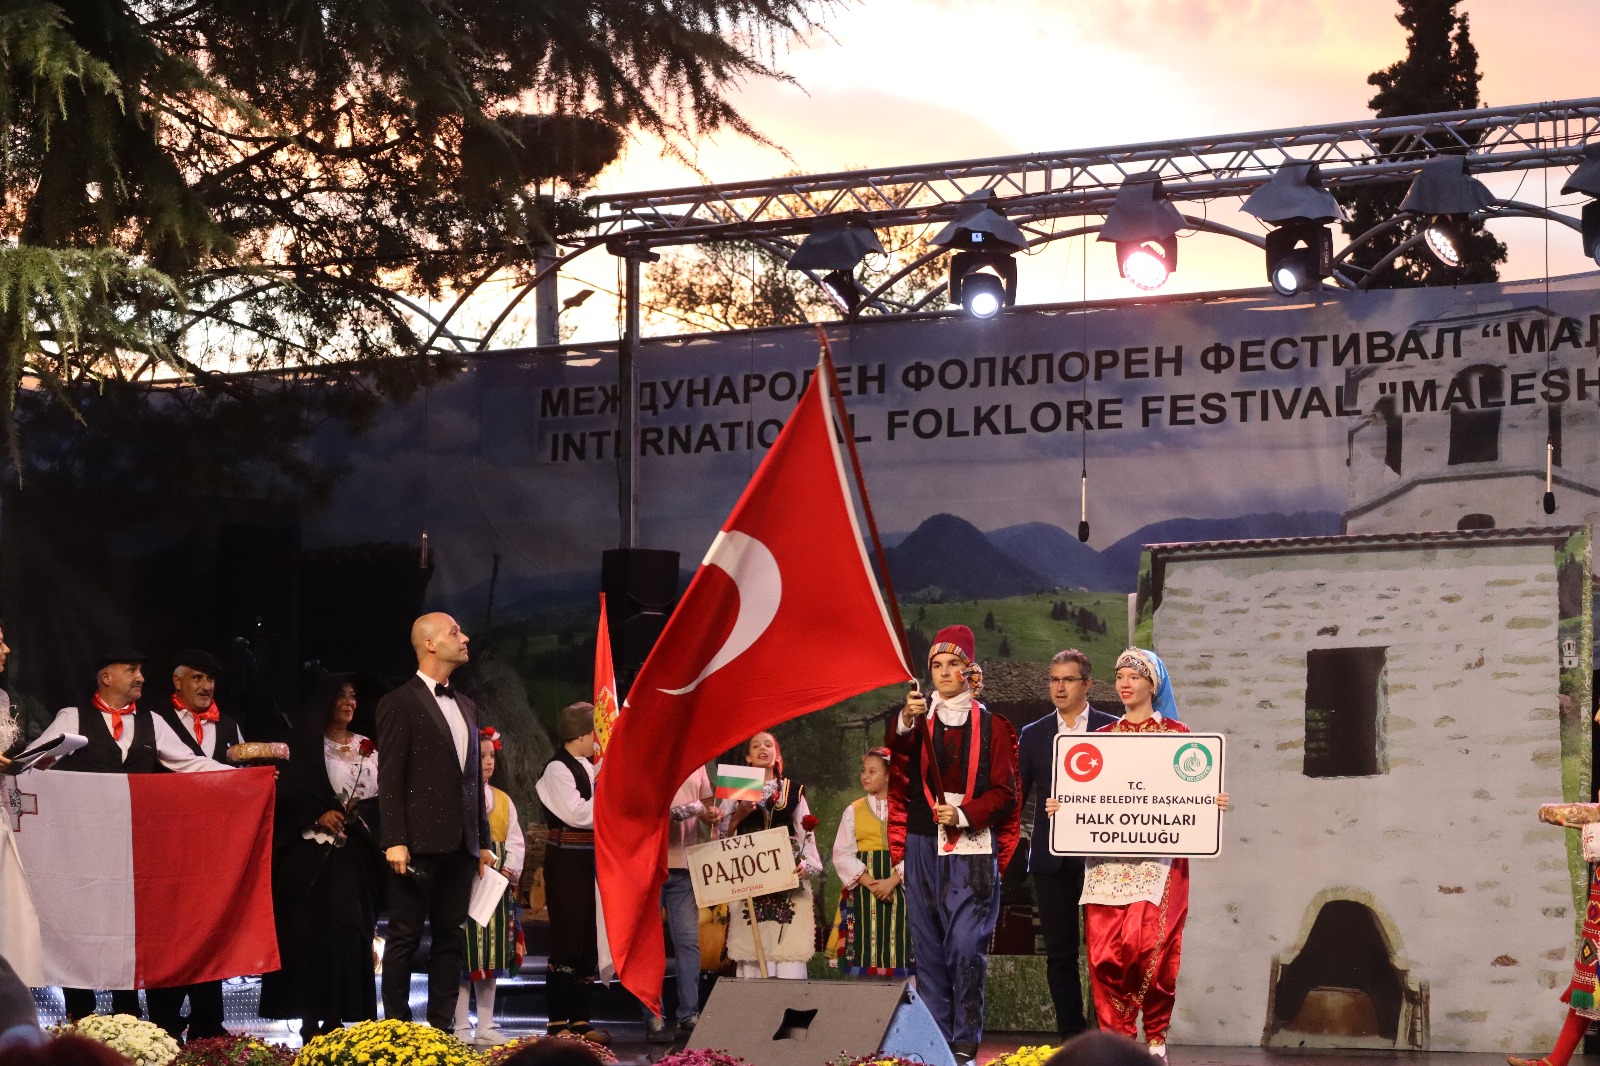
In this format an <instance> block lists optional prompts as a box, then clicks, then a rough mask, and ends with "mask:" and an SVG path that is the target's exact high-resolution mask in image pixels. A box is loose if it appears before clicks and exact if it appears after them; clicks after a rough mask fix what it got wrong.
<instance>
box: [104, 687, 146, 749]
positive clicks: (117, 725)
mask: <svg viewBox="0 0 1600 1066" xmlns="http://www.w3.org/2000/svg"><path fill="white" fill-rule="evenodd" d="M94 705H95V706H96V707H98V708H99V709H100V710H102V711H104V712H105V713H106V714H109V715H110V716H111V739H112V740H121V739H122V716H123V715H125V714H132V713H134V712H135V711H137V710H138V709H139V708H138V707H137V706H135V705H134V704H132V703H130V704H128V705H127V706H126V707H124V708H122V709H121V710H120V711H119V710H117V709H116V708H115V707H113V706H111V705H110V704H109V703H107V702H106V701H105V700H103V699H101V698H100V693H98V692H96V693H95V694H94Z"/></svg>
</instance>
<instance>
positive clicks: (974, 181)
mask: <svg viewBox="0 0 1600 1066" xmlns="http://www.w3.org/2000/svg"><path fill="white" fill-rule="evenodd" d="M1596 138H1600V98H1589V99H1583V100H1562V101H1556V102H1553V103H1541V104H1523V105H1519V106H1514V107H1494V108H1480V109H1478V110H1475V111H1451V112H1444V113H1440V114H1432V115H1410V116H1405V117H1401V118H1389V119H1365V120H1362V121H1358V122H1341V123H1333V124H1329V125H1324V126H1299V127H1291V128H1288V129H1278V130H1262V131H1258V132H1255V133H1230V134H1225V135H1222V136H1214V137H1196V138H1188V139H1184V140H1170V141H1151V142H1147V143H1143V144H1130V145H1119V146H1116V147H1109V148H1087V149H1079V150H1072V151H1062V152H1045V153H1036V154H1031V155H1013V156H996V157H993V158H988V159H968V160H960V161H955V162H946V163H932V164H926V165H921V166H902V167H880V168H876V169H866V170H849V171H839V172H835V173H831V174H812V175H805V176H791V177H782V178H768V179H764V180H759V181H739V182H728V183H724V184H717V185H697V186H687V187H684V188H677V189H658V190H654V191H649V192H639V193H627V194H620V195H602V196H596V197H593V198H591V200H590V203H591V205H592V206H594V207H596V208H598V209H599V212H600V217H599V223H598V226H597V228H596V230H595V231H593V232H592V233H589V234H587V235H586V236H585V238H584V244H585V245H586V246H591V247H592V246H594V245H596V244H601V243H609V244H610V246H612V247H613V248H616V247H619V246H622V245H633V246H644V247H652V246H663V245H678V244H693V243H699V242H705V241H722V240H735V239H754V238H763V237H765V238H779V237H785V236H792V235H801V234H804V233H807V232H809V231H810V230H812V229H815V228H816V227H817V225H818V224H819V223H821V222H823V221H824V220H826V219H829V218H836V217H838V216H841V215H847V214H854V215H859V216H862V217H863V220H864V221H868V222H870V223H871V224H872V225H873V226H885V227H890V226H910V225H920V224H925V223H928V222H938V221H943V220H946V219H949V218H951V217H953V216H954V214H955V211H956V205H957V204H958V203H959V202H960V201H961V200H962V198H963V197H966V196H969V195H971V194H972V193H974V192H981V191H983V190H993V192H994V194H995V197H996V200H995V206H997V207H1002V208H1003V209H1004V212H1005V214H1006V216H1007V217H1008V218H1010V219H1011V220H1012V221H1013V222H1017V223H1018V224H1020V225H1023V226H1026V225H1027V224H1028V223H1030V222H1037V221H1041V220H1045V219H1055V218H1069V217H1074V216H1084V215H1098V214H1104V213H1105V211H1106V210H1107V209H1109V208H1110V206H1111V202H1112V199H1113V197H1114V196H1115V194H1116V191H1117V187H1118V186H1119V185H1121V183H1122V181H1123V179H1125V178H1127V177H1128V176H1129V175H1132V174H1140V173H1149V172H1155V173H1156V174H1157V175H1159V176H1160V178H1161V181H1162V184H1163V187H1164V191H1165V193H1166V196H1167V198H1168V199H1169V200H1171V201H1174V202H1179V201H1197V200H1209V199H1214V198H1216V197H1223V196H1244V195H1246V194H1248V193H1250V192H1252V191H1253V190H1254V189H1255V188H1257V187H1258V186H1260V185H1261V184H1262V183H1263V182H1265V181H1266V180H1267V179H1268V178H1270V177H1271V176H1272V173H1273V172H1274V171H1275V170H1276V169H1277V168H1278V167H1279V166H1281V165H1283V164H1284V163H1287V162H1314V163H1317V164H1319V166H1320V168H1321V171H1322V181H1323V184H1324V186H1326V187H1328V188H1350V187H1354V186H1360V185H1368V184H1379V183H1390V182H1400V181H1410V180H1411V179H1412V178H1414V177H1416V175H1417V173H1418V171H1419V169H1420V168H1421V165H1422V163H1423V161H1424V160H1426V159H1429V158H1431V157H1433V156H1436V155H1439V154H1441V153H1445V152H1464V153H1465V155H1466V160H1467V169H1468V171H1469V172H1472V173H1498V172H1502V171H1511V170H1527V169H1542V168H1547V167H1559V166H1571V165H1573V164H1575V163H1577V162H1578V161H1579V160H1580V158H1581V157H1582V153H1583V146H1584V143H1585V142H1586V141H1588V140H1591V139H1596Z"/></svg>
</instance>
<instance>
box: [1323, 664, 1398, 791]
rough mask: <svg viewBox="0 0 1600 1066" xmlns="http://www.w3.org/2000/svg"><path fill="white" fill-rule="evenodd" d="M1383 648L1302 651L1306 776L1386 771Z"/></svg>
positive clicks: (1367, 774)
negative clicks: (1304, 693)
mask: <svg viewBox="0 0 1600 1066" xmlns="http://www.w3.org/2000/svg"><path fill="white" fill-rule="evenodd" d="M1388 651H1389V649H1388V648H1318V649H1315V650H1313V651H1308V652H1307V653H1306V754H1305V775H1306V776H1307V777H1372V776H1375V775H1377V774H1383V773H1388V769H1389V768H1388V766H1387V765H1386V760H1385V759H1384V755H1383V729H1382V723H1383V710H1384V705H1385V699H1384V664H1385V662H1386V661H1387V657H1388Z"/></svg>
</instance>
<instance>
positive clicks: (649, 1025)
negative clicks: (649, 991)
mask: <svg viewBox="0 0 1600 1066" xmlns="http://www.w3.org/2000/svg"><path fill="white" fill-rule="evenodd" d="M672 1039H673V1034H672V1030H671V1029H669V1028H667V1020H666V1019H665V1018H660V1017H657V1016H656V1015H654V1014H652V1015H650V1017H649V1018H647V1019H645V1023H644V1041H645V1043H647V1044H670V1043H672Z"/></svg>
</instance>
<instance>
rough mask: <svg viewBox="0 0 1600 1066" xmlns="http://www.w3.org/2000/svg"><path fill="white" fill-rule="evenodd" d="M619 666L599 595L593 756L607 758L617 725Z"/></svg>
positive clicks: (603, 596) (604, 608)
mask: <svg viewBox="0 0 1600 1066" xmlns="http://www.w3.org/2000/svg"><path fill="white" fill-rule="evenodd" d="M617 714H618V710H617V668H616V667H615V666H613V665H612V662H611V630H610V629H609V628H607V626H606V594H605V593H604V592H602V593H601V594H600V630H599V632H598V633H596V634H595V638H594V755H595V758H596V759H601V758H604V757H605V754H606V745H608V744H610V743H611V731H612V730H613V729H615V728H616V727H617Z"/></svg>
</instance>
